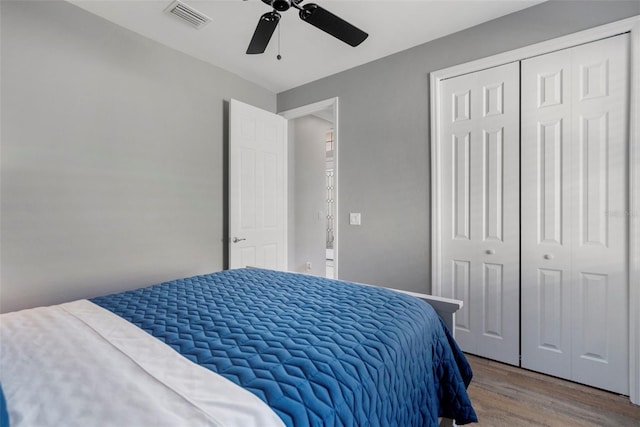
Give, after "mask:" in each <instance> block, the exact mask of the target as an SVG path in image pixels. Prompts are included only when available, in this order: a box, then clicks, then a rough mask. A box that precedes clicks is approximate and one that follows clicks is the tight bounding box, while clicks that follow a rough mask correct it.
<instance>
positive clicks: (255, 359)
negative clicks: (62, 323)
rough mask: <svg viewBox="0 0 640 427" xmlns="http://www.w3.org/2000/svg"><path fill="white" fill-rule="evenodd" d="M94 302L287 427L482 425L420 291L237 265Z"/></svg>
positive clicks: (464, 370)
mask: <svg viewBox="0 0 640 427" xmlns="http://www.w3.org/2000/svg"><path fill="white" fill-rule="evenodd" d="M92 301H93V302H94V303H96V304H98V305H100V306H102V307H104V308H106V309H108V310H110V311H112V312H114V313H116V314H118V315H120V316H121V317H123V318H125V319H127V320H129V321H130V322H132V323H134V324H135V325H137V326H139V327H140V328H142V329H143V330H145V331H147V332H148V333H150V334H151V335H153V336H155V337H156V338H158V339H160V340H162V341H164V342H165V343H166V344H168V345H169V346H171V347H172V348H174V349H175V350H176V351H178V352H179V353H181V354H182V355H184V356H185V357H187V358H188V359H190V360H192V361H193V362H195V363H198V364H199V365H201V366H204V367H206V368H208V369H210V370H212V371H214V372H216V373H218V374H220V375H222V376H224V377H226V378H227V379H229V380H231V381H233V382H235V383H236V384H238V385H240V386H242V387H244V388H245V389H247V390H249V391H251V392H253V393H254V394H255V395H257V396H258V397H260V398H261V399H262V400H264V401H265V402H266V403H267V404H269V406H270V407H271V408H272V409H273V410H274V411H275V412H276V413H277V414H278V415H279V416H280V418H282V420H283V421H284V422H285V424H286V425H288V426H295V427H301V426H359V427H366V426H399V427H400V426H402V427H410V426H437V424H438V417H439V416H440V417H443V416H444V417H448V418H454V419H455V420H456V421H457V422H458V424H466V423H469V422H474V421H477V418H476V414H475V412H474V410H473V408H472V406H471V402H470V400H469V398H468V396H467V393H466V387H467V386H468V384H469V382H470V380H471V369H470V367H469V365H468V363H467V361H466V359H465V358H464V355H463V354H462V352H461V351H460V349H459V348H458V347H457V345H456V344H455V341H453V339H452V337H451V335H450V334H449V332H448V330H447V329H446V327H445V326H444V324H443V323H442V321H441V320H440V318H439V317H438V316H437V314H436V313H435V311H434V310H433V309H432V308H431V306H429V305H428V304H427V303H425V302H424V301H421V300H419V299H417V298H414V297H411V296H407V295H403V294H399V293H397V292H393V291H390V290H387V289H382V288H374V287H366V286H362V285H357V284H352V283H347V282H342V281H335V280H329V279H324V278H317V277H311V276H305V275H300V274H293V273H282V272H274V271H269V270H259V269H239V270H228V271H223V272H219V273H214V274H209V275H203V276H196V277H192V278H187V279H181V280H176V281H172V282H166V283H162V284H159V285H155V286H151V287H148V288H143V289H137V290H133V291H128V292H122V293H118V294H113V295H109V296H105V297H98V298H94V299H92Z"/></svg>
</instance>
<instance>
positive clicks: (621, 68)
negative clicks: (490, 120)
mask: <svg viewBox="0 0 640 427" xmlns="http://www.w3.org/2000/svg"><path fill="white" fill-rule="evenodd" d="M628 43H629V41H628V35H620V36H616V37H611V38H608V39H604V40H600V41H597V42H593V43H588V44H585V45H581V46H577V47H575V48H571V49H566V50H561V51H557V52H554V53H550V54H547V55H542V56H539V57H535V58H531V59H528V60H525V61H523V62H522V107H521V108H522V122H521V126H522V141H521V156H522V160H521V180H522V197H521V203H522V204H521V210H522V215H521V223H522V234H521V239H522V248H521V250H522V254H521V256H522V260H521V269H522V289H521V291H522V307H521V310H522V366H523V367H525V368H528V369H532V370H536V371H539V372H543V373H547V374H551V375H555V376H558V377H563V378H568V379H571V380H573V381H577V382H580V383H583V384H588V385H592V386H595V387H599V388H603V389H607V390H611V391H614V392H617V393H622V394H628V391H629V390H628V355H629V351H628V319H627V315H628V313H627V312H628V298H627V293H628V283H627V270H628V265H627V259H628V254H627V248H628V241H627V240H628V218H627V215H626V212H627V209H628V207H627V206H628V205H627V196H626V194H627V191H628V188H627V184H626V182H627V173H628V165H627V161H628V160H627V153H628V152H627V150H628V135H627V129H628V125H627V120H628V118H627V115H628V93H629V74H628V66H629V65H628V53H627V52H628V46H629V45H628Z"/></svg>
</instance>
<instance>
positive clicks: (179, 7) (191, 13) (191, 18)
mask: <svg viewBox="0 0 640 427" xmlns="http://www.w3.org/2000/svg"><path fill="white" fill-rule="evenodd" d="M165 12H167V13H170V14H171V15H175V16H177V17H178V18H180V19H181V20H182V21H184V22H186V23H187V24H189V25H191V26H192V27H194V28H201V27H203V26H204V25H206V24H207V23H209V22H211V18H209V17H208V16H207V15H205V14H203V13H200V12H198V11H197V10H195V9H194V8H192V7H191V6H187V5H186V4H184V3H182V2H181V1H179V0H176V1H174V2H173V3H171V4H170V5H169V7H167V8H166V9H165Z"/></svg>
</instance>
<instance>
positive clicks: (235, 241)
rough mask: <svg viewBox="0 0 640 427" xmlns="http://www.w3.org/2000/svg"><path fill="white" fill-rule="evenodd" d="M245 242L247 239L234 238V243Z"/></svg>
mask: <svg viewBox="0 0 640 427" xmlns="http://www.w3.org/2000/svg"><path fill="white" fill-rule="evenodd" d="M243 240H247V239H245V238H242V239H238V238H237V237H234V238H233V243H238V242H242V241H243Z"/></svg>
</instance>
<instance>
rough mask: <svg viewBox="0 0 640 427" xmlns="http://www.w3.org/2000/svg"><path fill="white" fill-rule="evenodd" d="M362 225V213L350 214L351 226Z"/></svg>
mask: <svg viewBox="0 0 640 427" xmlns="http://www.w3.org/2000/svg"><path fill="white" fill-rule="evenodd" d="M361 223H362V218H361V216H360V213H353V212H352V213H350V214H349V224H351V225H360V224H361Z"/></svg>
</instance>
